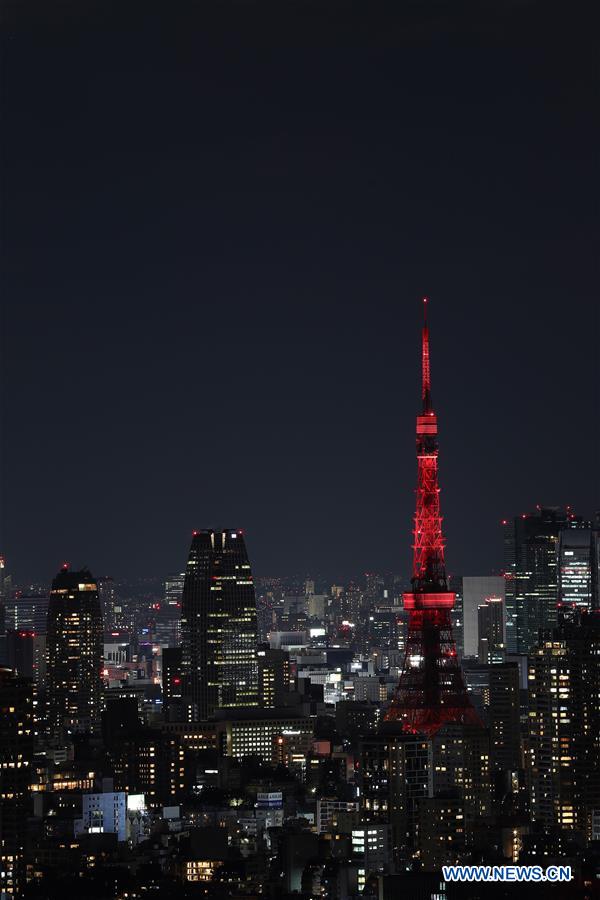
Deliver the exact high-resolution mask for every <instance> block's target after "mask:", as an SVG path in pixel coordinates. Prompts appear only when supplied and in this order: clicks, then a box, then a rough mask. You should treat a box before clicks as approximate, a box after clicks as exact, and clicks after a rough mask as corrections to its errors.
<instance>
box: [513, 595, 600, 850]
mask: <svg viewBox="0 0 600 900" xmlns="http://www.w3.org/2000/svg"><path fill="white" fill-rule="evenodd" d="M529 732H530V733H529V745H530V749H529V756H528V760H527V762H528V767H529V776H530V790H531V810H532V817H533V819H534V821H535V822H538V823H540V825H542V826H543V828H544V830H546V831H548V832H550V831H553V830H554V831H556V830H563V831H577V832H579V833H580V835H582V836H583V838H584V839H585V840H587V841H589V840H591V839H592V821H593V817H594V813H595V811H597V810H598V809H600V769H599V766H598V759H599V751H600V615H598V614H595V613H592V614H588V615H582V616H581V617H580V618H579V620H578V621H576V622H567V623H564V624H563V625H561V626H559V627H557V628H554V629H552V630H549V631H546V632H542V635H541V638H540V641H539V643H538V645H537V646H536V647H535V649H534V650H533V652H532V654H531V656H530V660H529Z"/></svg>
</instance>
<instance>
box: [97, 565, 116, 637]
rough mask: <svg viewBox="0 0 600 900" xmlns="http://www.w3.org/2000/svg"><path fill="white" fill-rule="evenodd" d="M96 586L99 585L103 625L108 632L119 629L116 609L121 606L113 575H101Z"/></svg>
mask: <svg viewBox="0 0 600 900" xmlns="http://www.w3.org/2000/svg"><path fill="white" fill-rule="evenodd" d="M96 584H97V585H98V597H99V599H100V609H101V610H102V624H103V626H104V628H105V629H106V631H113V629H116V628H117V618H116V615H115V607H118V606H119V602H118V600H117V591H116V587H115V580H114V578H113V577H112V576H111V575H100V577H99V578H97V579H96Z"/></svg>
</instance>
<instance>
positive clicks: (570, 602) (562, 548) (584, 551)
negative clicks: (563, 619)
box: [558, 528, 594, 610]
mask: <svg viewBox="0 0 600 900" xmlns="http://www.w3.org/2000/svg"><path fill="white" fill-rule="evenodd" d="M593 537H594V533H593V531H592V529H591V528H568V529H565V530H563V531H561V532H560V536H559V541H558V600H559V603H561V604H562V605H563V606H569V607H576V608H577V609H580V610H589V609H591V608H592V560H593V551H594V544H593Z"/></svg>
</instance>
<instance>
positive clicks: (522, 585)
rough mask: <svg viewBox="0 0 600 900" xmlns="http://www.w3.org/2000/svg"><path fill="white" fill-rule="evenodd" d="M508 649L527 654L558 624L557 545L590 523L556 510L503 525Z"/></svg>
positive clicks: (506, 522) (586, 527)
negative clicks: (543, 631) (562, 537)
mask: <svg viewBox="0 0 600 900" xmlns="http://www.w3.org/2000/svg"><path fill="white" fill-rule="evenodd" d="M502 524H503V525H504V551H505V573H506V574H505V577H506V646H507V650H508V652H509V653H529V652H530V650H531V649H532V647H534V646H535V645H536V644H537V641H538V637H539V633H540V630H541V629H547V628H552V627H554V626H555V625H557V623H558V609H557V603H558V599H559V565H558V564H559V558H558V557H559V553H558V551H559V542H560V535H561V532H562V531H567V530H571V529H588V528H589V527H590V525H589V522H585V521H584V520H583V519H582V518H581V517H580V516H575V515H574V514H573V513H571V512H569V510H567V511H566V512H563V511H562V510H560V509H559V508H558V507H540V508H538V509H537V510H536V512H534V513H530V514H529V515H525V514H523V515H521V516H517V517H516V518H515V519H513V520H510V521H509V520H506V519H505V520H504V521H503V523H502ZM567 559H568V557H567Z"/></svg>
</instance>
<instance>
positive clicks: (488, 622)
mask: <svg viewBox="0 0 600 900" xmlns="http://www.w3.org/2000/svg"><path fill="white" fill-rule="evenodd" d="M477 637H478V642H477V646H478V656H479V662H482V663H487V662H489V655H490V652H491V651H493V650H498V649H499V648H501V647H504V600H503V599H502V598H501V597H487V598H486V600H485V602H484V603H482V604H480V606H479V607H478V609H477Z"/></svg>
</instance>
